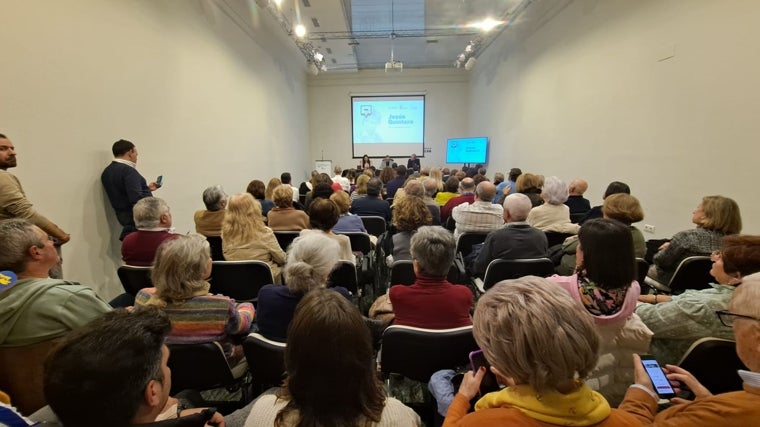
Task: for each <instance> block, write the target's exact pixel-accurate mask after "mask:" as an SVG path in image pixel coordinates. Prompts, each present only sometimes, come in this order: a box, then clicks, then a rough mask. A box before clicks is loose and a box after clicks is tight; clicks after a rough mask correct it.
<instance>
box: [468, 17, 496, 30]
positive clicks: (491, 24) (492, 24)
mask: <svg viewBox="0 0 760 427" xmlns="http://www.w3.org/2000/svg"><path fill="white" fill-rule="evenodd" d="M503 23H504V21H495V20H493V19H491V18H486V19H484V20H482V21H480V22H474V23H472V24H469V25H468V27H470V28H477V29H480V30H483V31H491V30H493V29H494V28H496V27H497V26H499V25H501V24H503Z"/></svg>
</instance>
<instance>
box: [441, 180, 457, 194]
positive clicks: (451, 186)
mask: <svg viewBox="0 0 760 427" xmlns="http://www.w3.org/2000/svg"><path fill="white" fill-rule="evenodd" d="M458 189H459V179H457V177H455V176H450V177H449V179H447V180H446V182H445V183H444V184H443V191H446V192H448V193H456V192H457V190H458Z"/></svg>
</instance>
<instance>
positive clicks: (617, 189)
mask: <svg viewBox="0 0 760 427" xmlns="http://www.w3.org/2000/svg"><path fill="white" fill-rule="evenodd" d="M618 193H625V194H631V187H629V186H628V184H626V183H624V182H620V181H612V182H610V185H608V186H607V189H606V190H604V197H602V198H603V199H606V198H607V196H611V195H613V194H618Z"/></svg>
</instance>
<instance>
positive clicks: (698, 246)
mask: <svg viewBox="0 0 760 427" xmlns="http://www.w3.org/2000/svg"><path fill="white" fill-rule="evenodd" d="M691 222H693V223H694V224H696V225H697V227H696V228H694V229H691V230H686V231H681V232H679V233H676V234H675V235H674V236H673V238H672V239H671V240H670V241H669V242H666V243H664V244H663V245H662V246H660V248H659V250H658V252H657V253H656V254H655V255H654V258H653V261H654V264H653V265H652V266H651V267H649V272H648V273H647V276H649V277H650V278H651V279H653V280H655V281H657V282H659V283H663V284H667V283H668V282H669V281H670V279H671V278H672V277H673V273H675V271H676V267H678V264H680V263H681V261H683V260H684V259H686V258H688V257H690V256H695V255H710V253H711V252H712V251H715V250H718V249H719V248H720V239H721V238H723V236H727V235H730V234H738V233H740V232H741V231H742V217H741V213H740V211H739V205H738V204H737V203H736V202H735V201H734V200H733V199H730V198H728V197H723V196H706V197H703V198H702V202H701V203H700V204H699V205H698V206H697V208H696V209H695V210H694V212H692V214H691Z"/></svg>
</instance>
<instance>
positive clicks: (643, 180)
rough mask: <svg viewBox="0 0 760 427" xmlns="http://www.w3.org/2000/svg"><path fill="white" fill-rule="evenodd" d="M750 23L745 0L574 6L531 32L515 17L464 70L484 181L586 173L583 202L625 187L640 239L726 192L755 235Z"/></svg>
mask: <svg viewBox="0 0 760 427" xmlns="http://www.w3.org/2000/svg"><path fill="white" fill-rule="evenodd" d="M759 19H760V7H758V4H757V2H756V1H754V0H730V1H720V2H718V1H714V0H688V1H686V0H638V1H631V0H604V1H596V0H575V1H574V2H572V3H571V4H570V5H569V6H568V7H566V8H565V9H564V10H562V11H561V12H560V13H559V14H558V15H557V16H555V17H554V19H552V20H551V21H549V22H548V23H546V24H544V25H543V26H541V27H540V28H539V29H538V30H537V31H536V32H534V33H533V34H532V35H529V37H525V34H520V31H521V30H520V24H519V22H518V24H517V26H516V27H515V29H514V30H507V31H505V33H503V34H502V35H501V36H500V38H499V39H498V40H497V41H496V42H495V43H494V44H493V45H492V46H491V47H490V48H489V50H488V51H487V52H486V53H485V55H483V56H482V57H481V58H480V60H479V61H478V64H477V67H476V68H475V70H474V74H473V78H472V87H471V94H470V126H471V128H470V131H471V133H482V134H486V135H490V136H491V138H492V141H493V142H494V144H493V145H492V147H491V167H490V170H489V175H491V173H492V172H494V171H495V170H496V169H498V170H502V171H505V170H508V169H509V168H510V167H514V166H517V167H521V168H522V169H523V171H530V172H535V173H541V174H545V175H547V176H548V175H557V176H559V177H561V178H563V179H565V180H568V181H569V180H571V179H573V178H576V177H583V178H585V179H587V180H588V181H589V183H590V186H591V187H590V190H589V192H588V193H587V196H588V198H589V199H590V200H591V201H592V204H599V203H600V202H601V195H602V193H603V192H604V189H605V187H606V186H607V184H608V183H609V182H610V181H613V180H621V181H624V182H627V183H628V184H629V185H630V186H631V188H632V191H633V193H634V195H636V196H637V197H638V198H639V199H640V200H641V203H642V206H643V207H644V211H645V213H646V218H645V220H644V222H645V223H647V224H653V225H655V226H656V227H657V231H656V233H655V234H654V235H646V237H647V238H651V237H659V236H663V237H664V236H670V235H672V233H674V232H676V231H679V230H683V229H687V228H691V227H693V225H692V224H691V223H690V219H691V215H690V214H691V212H692V211H693V209H694V208H695V207H696V206H697V204H698V203H699V201H700V199H701V197H702V196H705V195H710V194H722V195H725V196H729V197H732V198H734V199H735V200H736V201H737V202H738V203H739V205H740V207H741V209H742V213H743V215H742V216H743V220H744V232H745V233H750V234H760V203H759V202H758V199H757V180H756V179H755V178H756V174H755V173H754V171H755V164H756V162H757V158H758V156H759V155H760V144H758V143H757V138H758V135H760V120H758V117H757V116H758V111H760V97H758V95H757V85H758V76H759V75H760V57H759V56H758V55H757V54H756V53H757V51H758V40H760V27H758V26H757V22H758V20H759ZM521 37H522V40H518V39H519V38H521ZM672 54H674V56H672ZM668 56H672V57H671V58H669V59H664V58H666V57H668Z"/></svg>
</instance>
